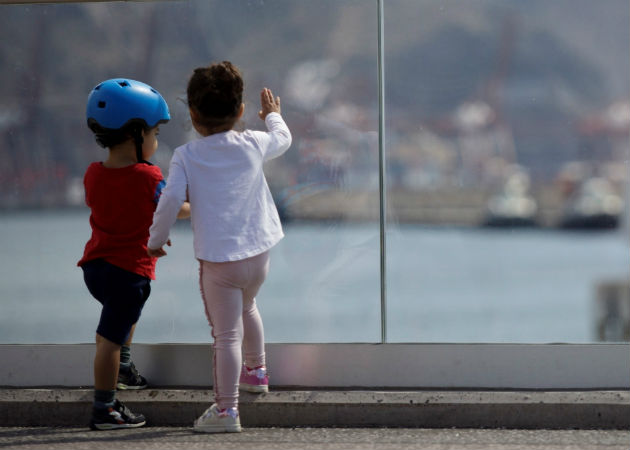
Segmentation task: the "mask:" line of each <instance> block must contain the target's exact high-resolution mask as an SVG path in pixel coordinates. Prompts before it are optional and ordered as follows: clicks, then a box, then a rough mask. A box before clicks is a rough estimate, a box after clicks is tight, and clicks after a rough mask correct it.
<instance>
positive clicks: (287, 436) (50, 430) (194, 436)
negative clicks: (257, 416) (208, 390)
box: [0, 427, 630, 450]
mask: <svg viewBox="0 0 630 450" xmlns="http://www.w3.org/2000/svg"><path fill="white" fill-rule="evenodd" d="M0 448H11V449H22V450H28V449H69V450H72V449H86V448H90V449H92V448H93V449H100V448H102V449H108V448H112V449H113V448H120V449H124V450H134V449H191V450H192V449H213V450H218V449H239V450H249V449H252V450H254V449H255V450H267V449H268V450H272V449H273V450H276V449H277V450H280V449H295V450H302V449H313V450H328V449H343V450H351V449H352V450H354V449H397V450H398V449H400V450H405V449H423V450H454V449H461V450H628V449H630V431H625V430H623V431H622V430H507V429H426V428H245V429H244V430H243V432H242V433H229V434H199V433H195V432H193V431H192V428H191V427H144V428H137V429H133V430H116V431H89V430H88V429H87V428H86V427H82V428H65V427H3V428H0Z"/></svg>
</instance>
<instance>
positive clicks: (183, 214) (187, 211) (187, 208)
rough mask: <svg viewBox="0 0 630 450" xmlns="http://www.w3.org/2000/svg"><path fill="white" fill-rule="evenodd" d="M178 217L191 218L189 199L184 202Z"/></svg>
mask: <svg viewBox="0 0 630 450" xmlns="http://www.w3.org/2000/svg"><path fill="white" fill-rule="evenodd" d="M177 218H178V219H188V218H190V203H188V202H187V201H185V202H184V203H182V207H181V208H180V209H179V212H178V213H177Z"/></svg>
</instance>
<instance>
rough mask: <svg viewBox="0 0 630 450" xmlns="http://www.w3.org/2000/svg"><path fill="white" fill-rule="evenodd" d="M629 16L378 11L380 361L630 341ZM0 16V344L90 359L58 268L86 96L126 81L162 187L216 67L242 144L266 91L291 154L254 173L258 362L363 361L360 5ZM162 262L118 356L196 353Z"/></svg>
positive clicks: (67, 258)
mask: <svg viewBox="0 0 630 450" xmlns="http://www.w3.org/2000/svg"><path fill="white" fill-rule="evenodd" d="M629 9H630V5H628V3H627V1H626V0H608V1H607V2H605V4H595V3H594V2H592V1H590V0H551V1H550V0H530V1H528V2H526V3H523V2H516V1H511V2H506V1H501V0H476V1H469V2H461V1H457V0H439V1H438V0H422V1H417V0H389V1H387V2H385V4H384V12H385V39H384V42H385V72H386V76H385V83H386V86H385V94H386V96H385V98H386V119H387V128H386V134H385V137H386V146H385V150H386V156H387V167H386V169H387V180H388V186H387V193H386V194H387V205H388V215H389V216H388V224H389V225H388V228H387V244H388V249H387V277H388V278H387V289H388V293H387V298H388V339H389V341H390V342H397V341H398V342H399V341H420V342H551V341H562V342H589V341H594V340H603V339H607V340H620V339H626V340H627V339H630V336H629V335H628V334H630V326H628V323H629V322H628V320H629V319H628V317H627V316H628V314H630V313H629V312H628V311H629V310H630V308H629V307H628V306H627V302H630V300H627V298H628V297H629V295H628V294H627V292H628V288H627V283H628V267H629V261H628V259H629V254H628V251H627V249H628V242H627V238H628V223H629V222H628V216H627V211H628V203H627V198H626V197H627V195H626V193H627V191H628V189H627V182H628V180H627V176H628V175H627V173H628V160H629V155H628V151H629V149H628V144H629V142H628V135H629V131H630V128H629V123H630V106H629V105H630V103H629V100H630V88H629V85H628V80H629V78H630V60H629V58H628V54H629V51H628V50H629V48H628V47H629V43H630V32H629V26H628V23H627V17H628V14H629V12H630V11H629ZM0 10H1V14H0V58H2V61H3V64H4V65H3V69H4V70H3V71H2V74H1V75H0V76H1V77H2V81H3V82H2V83H0V179H1V180H2V186H3V187H4V189H3V190H2V192H0V232H1V236H2V237H1V238H0V239H2V243H3V252H2V253H1V254H0V305H1V311H2V314H0V343H38V342H56V343H64V342H92V340H93V338H94V330H95V327H96V317H97V315H98V310H99V308H98V304H97V303H96V302H95V301H94V300H93V299H92V298H91V297H90V296H89V294H88V292H87V290H86V289H85V287H84V285H83V282H82V280H81V278H80V277H81V272H80V270H79V269H78V268H77V267H75V264H76V261H77V260H78V259H79V257H80V255H81V253H82V249H83V245H84V244H85V241H86V240H87V237H88V235H89V225H88V222H87V220H88V216H87V210H86V208H85V207H84V206H82V204H83V190H82V180H81V178H82V175H83V172H84V170H85V168H86V167H87V165H88V164H89V163H90V162H92V161H95V160H99V159H101V158H102V157H103V151H102V149H100V148H98V147H97V146H96V145H95V143H94V142H93V137H92V135H91V133H90V132H89V131H88V129H87V127H86V126H85V123H84V120H85V119H84V114H85V100H86V98H87V94H88V93H89V91H90V89H91V88H92V87H93V86H94V84H95V83H97V82H98V81H100V80H103V79H106V78H110V77H115V76H125V77H130V78H135V79H140V80H142V81H145V82H148V83H149V84H151V85H153V86H155V87H156V88H157V89H158V90H159V91H160V92H161V93H162V94H163V95H164V96H165V98H166V100H167V101H168V103H169V105H170V107H171V113H172V117H173V120H172V121H171V122H170V123H169V124H168V125H167V126H164V127H162V129H161V136H160V148H159V150H158V153H157V154H156V155H155V157H154V160H153V162H154V163H156V164H158V165H160V166H161V168H162V169H163V171H164V172H165V173H166V171H167V168H168V161H169V160H170V157H171V152H172V149H173V148H175V147H176V146H177V145H179V144H181V143H182V142H184V141H186V140H188V139H189V138H190V137H191V133H194V132H193V131H192V130H191V127H190V124H189V123H188V113H187V108H186V106H185V102H184V101H182V100H183V99H184V96H185V92H184V89H185V85H186V81H187V77H188V76H189V74H190V71H191V70H192V68H194V67H197V66H199V65H203V64H205V63H208V62H210V61H216V60H223V59H229V60H233V61H234V62H235V63H236V64H237V65H238V66H239V67H241V68H242V69H243V72H244V75H245V79H246V115H245V117H244V122H245V123H246V124H247V126H249V127H255V126H256V124H257V121H258V119H257V117H256V112H257V106H256V103H257V95H258V91H259V89H260V88H261V87H262V86H268V87H270V88H272V89H273V90H274V92H277V93H278V94H279V95H280V96H281V98H282V105H283V115H284V116H285V117H286V120H287V123H288V125H289V127H290V128H291V131H292V133H293V137H294V144H293V146H292V148H291V149H290V150H289V152H288V153H287V154H286V155H285V156H284V157H283V158H281V159H278V160H274V161H273V162H272V163H271V164H270V165H269V166H268V167H267V178H268V180H269V183H270V185H271V188H272V191H273V193H274V195H275V198H276V202H277V204H278V207H279V209H280V212H281V214H282V215H283V220H284V224H285V233H286V237H285V239H284V240H283V241H282V242H281V243H280V244H279V245H278V246H277V247H276V248H275V249H274V250H273V253H272V267H271V273H270V276H269V278H268V280H267V282H266V283H265V285H264V287H263V290H262V292H261V293H260V296H259V304H260V307H261V313H262V314H263V316H264V321H265V325H266V334H267V340H268V341H269V342H295V341H302V342H350V341H363V342H377V341H379V340H380V322H379V320H380V317H379V314H380V298H379V295H380V289H379V288H380V280H379V224H378V219H379V204H378V200H379V195H378V194H379V193H378V148H377V147H378V110H377V105H378V89H377V65H376V62H377V14H376V13H377V10H376V2H366V1H362V0H342V1H337V0H324V1H319V2H300V1H289V0H273V1H265V2H263V1H251V0H249V1H245V0H241V1H229V0H212V1H205V0H194V1H187V2H181V1H173V2H169V1H166V2H151V3H149V2H138V3H135V2H113V3H108V4H101V3H85V4H74V3H73V4H55V5H30V6H24V5H21V6H20V5H13V6H8V5H4V6H0ZM261 128H262V124H261ZM585 227H590V229H589V230H588V231H587V230H585ZM172 240H173V247H172V248H171V250H170V251H169V256H168V258H166V259H164V260H162V261H160V263H159V264H158V280H157V281H156V282H155V283H153V289H154V290H153V293H152V295H151V298H150V301H149V303H148V304H147V307H146V308H145V310H144V312H143V319H142V321H141V322H140V325H139V327H138V330H137V332H136V336H135V337H136V340H137V341H138V342H208V341H209V340H210V336H209V328H208V326H207V324H206V322H205V320H206V319H205V315H204V312H203V306H202V303H201V300H200V299H199V292H198V287H197V270H198V269H197V262H196V261H195V260H194V259H193V256H192V242H191V241H192V237H191V233H190V229H189V225H188V223H181V224H179V225H178V226H177V227H176V228H175V229H174V230H173V233H172ZM624 298H625V299H626V300H623V299H624ZM620 299H621V300H620ZM624 302H626V303H624Z"/></svg>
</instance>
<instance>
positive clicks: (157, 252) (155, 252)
mask: <svg viewBox="0 0 630 450" xmlns="http://www.w3.org/2000/svg"><path fill="white" fill-rule="evenodd" d="M166 245H168V246H169V247H170V246H171V240H170V239H169V240H168V241H166ZM147 254H148V255H149V256H151V257H153V258H161V257H162V256H166V255H167V253H166V250H164V247H160V248H147Z"/></svg>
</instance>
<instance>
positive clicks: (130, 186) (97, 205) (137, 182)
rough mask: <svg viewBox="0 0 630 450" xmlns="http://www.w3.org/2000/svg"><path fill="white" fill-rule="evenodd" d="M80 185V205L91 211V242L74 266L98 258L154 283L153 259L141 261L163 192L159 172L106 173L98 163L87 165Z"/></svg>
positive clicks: (144, 168)
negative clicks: (82, 202)
mask: <svg viewBox="0 0 630 450" xmlns="http://www.w3.org/2000/svg"><path fill="white" fill-rule="evenodd" d="M83 183H84V185H85V202H86V204H87V205H88V206H89V207H90V209H91V211H92V214H91V216H90V225H91V227H92V237H91V238H90V240H89V241H88V242H87V244H86V245H85V251H84V253H83V258H81V260H80V261H79V262H78V263H77V265H79V266H81V265H82V264H84V263H85V262H87V261H90V260H93V259H97V258H102V259H104V260H106V261H107V262H109V263H110V264H113V265H115V266H117V267H120V268H121V269H125V270H127V271H129V272H133V273H136V274H138V275H142V276H144V277H147V278H150V279H152V280H155V262H156V258H152V257H150V256H148V255H147V241H148V239H149V227H150V226H151V222H152V220H153V212H154V211H155V208H156V206H157V203H158V200H159V198H160V194H161V192H162V188H163V187H164V177H163V176H162V171H161V170H160V168H159V167H157V166H152V165H148V164H143V163H140V164H133V165H131V166H127V167H123V168H119V169H109V168H107V167H105V166H103V164H102V163H100V162H98V163H92V164H90V166H89V167H88V169H87V171H86V172H85V177H84V180H83Z"/></svg>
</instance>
